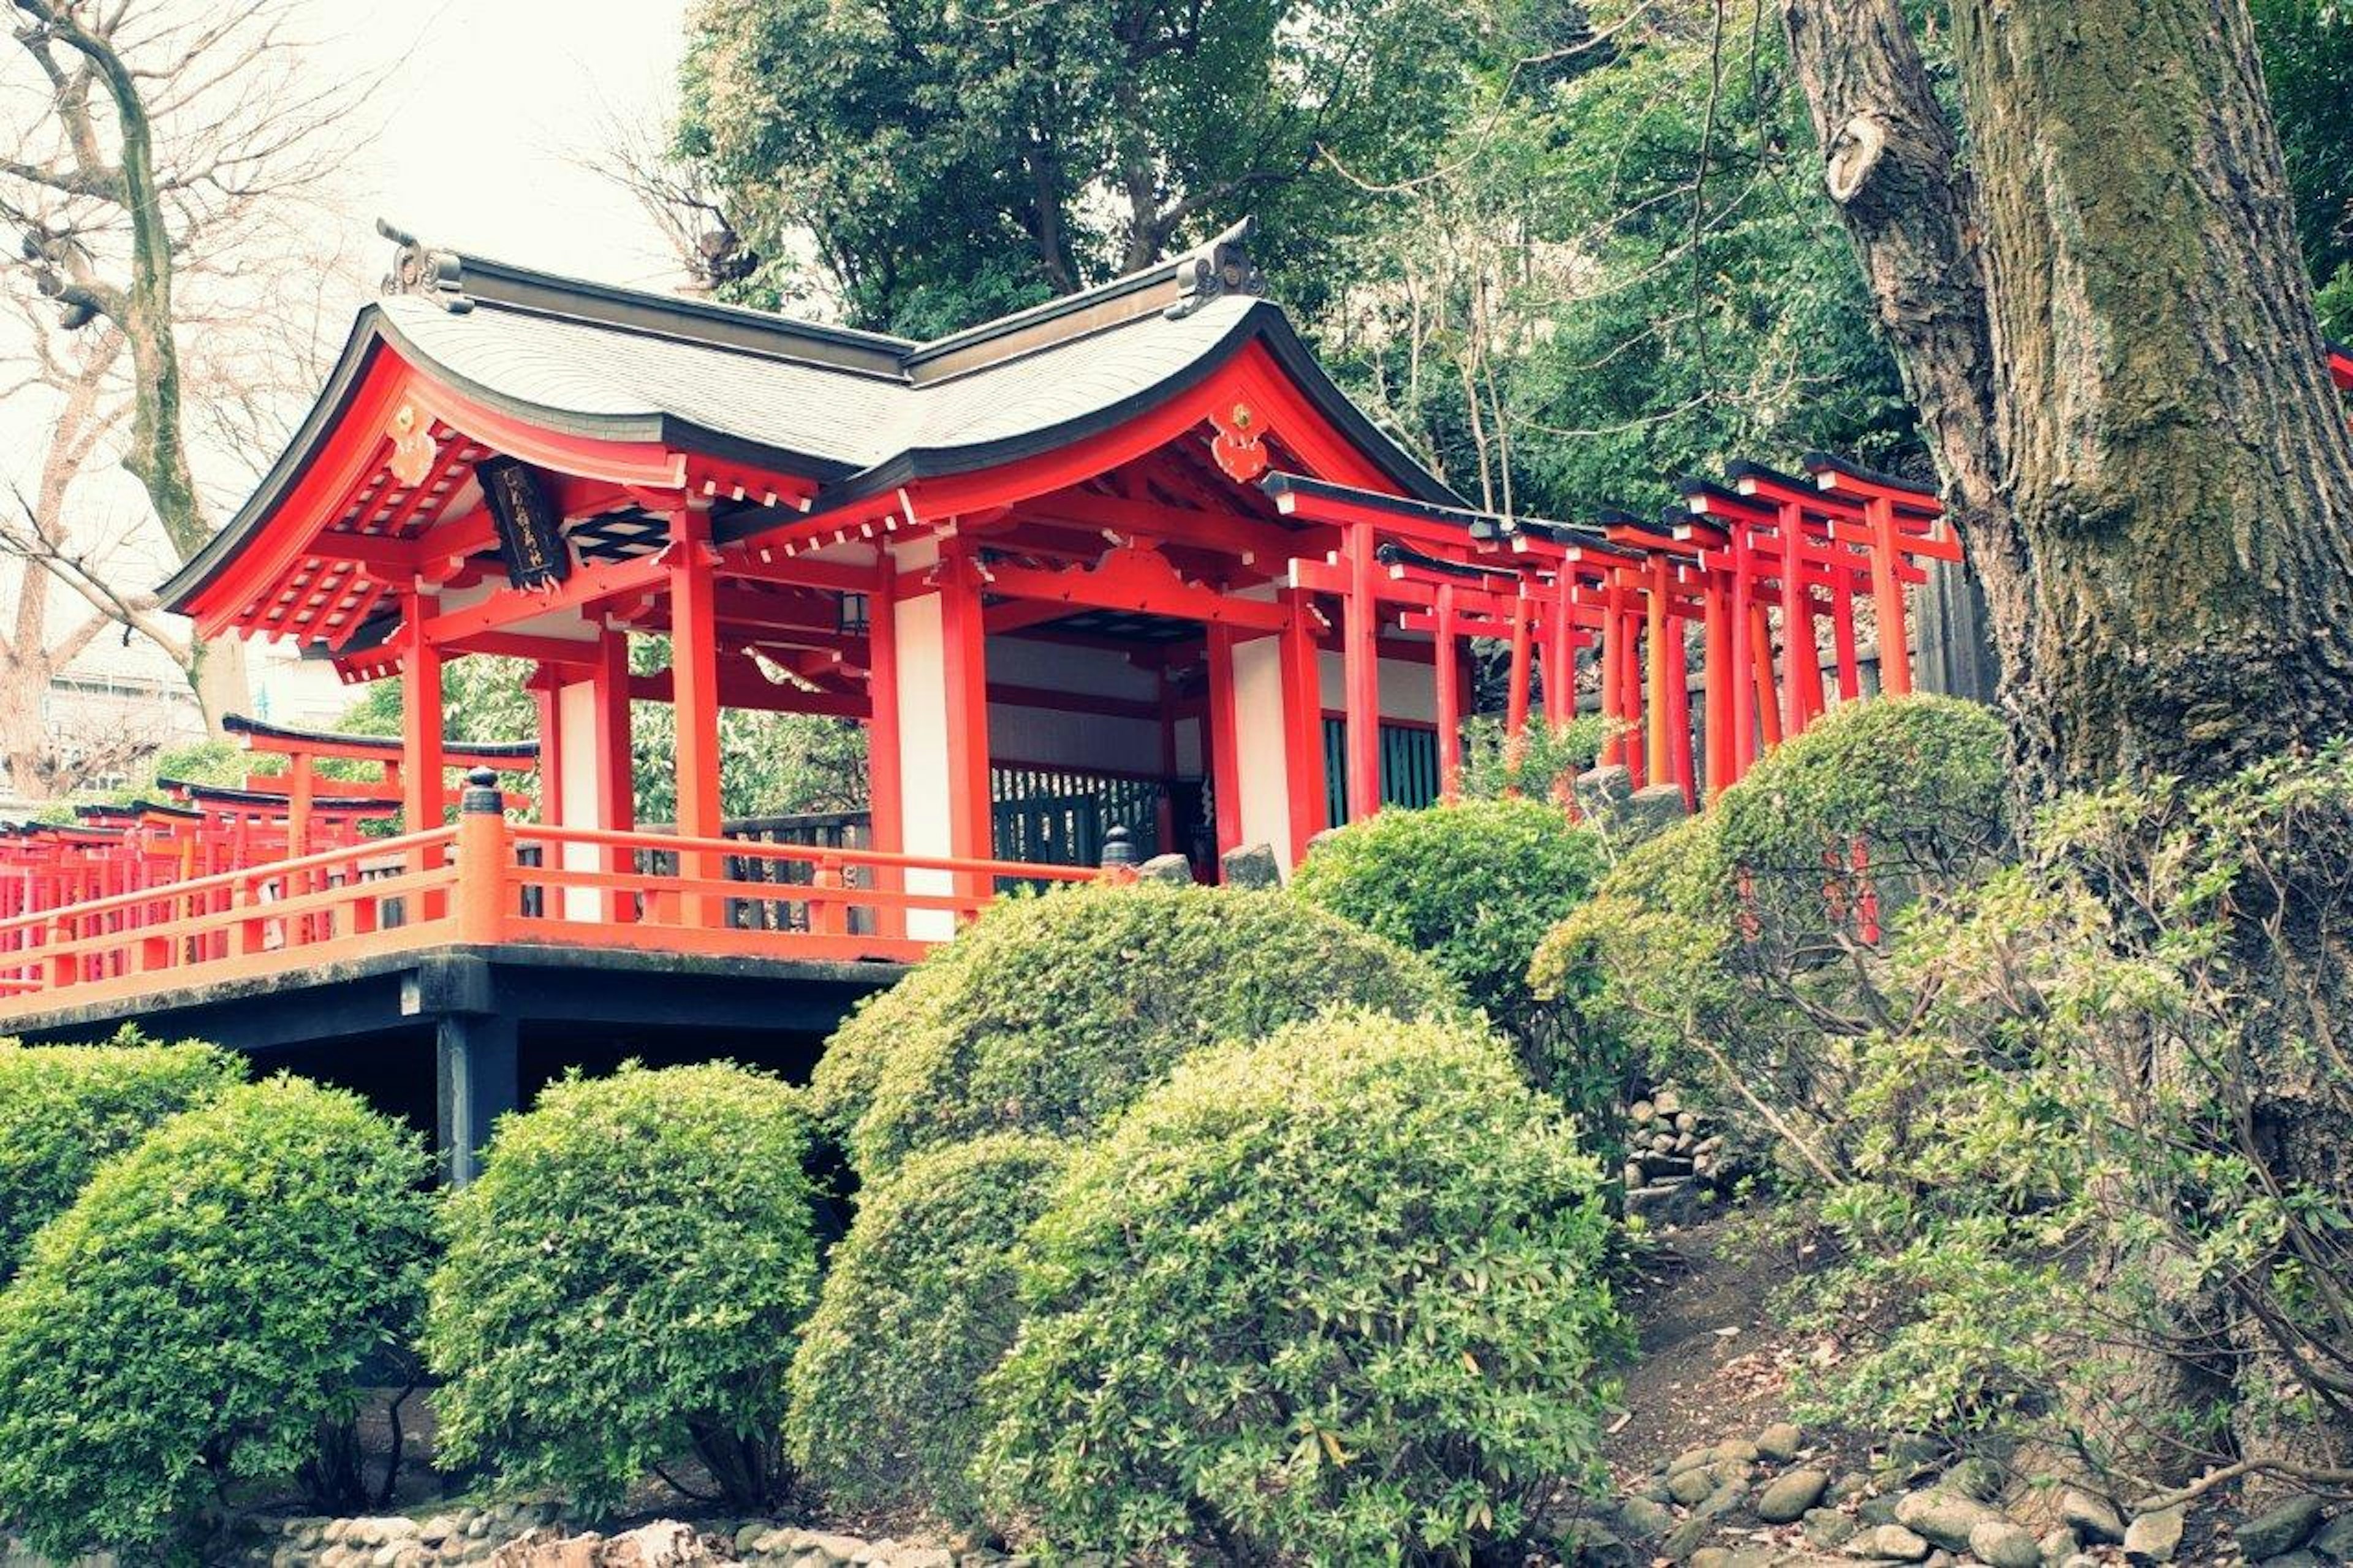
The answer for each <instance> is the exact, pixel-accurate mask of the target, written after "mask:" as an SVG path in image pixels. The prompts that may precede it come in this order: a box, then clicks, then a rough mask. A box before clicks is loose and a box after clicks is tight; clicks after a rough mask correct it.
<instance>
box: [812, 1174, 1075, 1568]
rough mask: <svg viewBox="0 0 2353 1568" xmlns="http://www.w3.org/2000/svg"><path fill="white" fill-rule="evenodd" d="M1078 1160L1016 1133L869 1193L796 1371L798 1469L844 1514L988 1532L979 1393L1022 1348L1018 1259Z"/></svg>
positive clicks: (830, 1262) (834, 1264) (832, 1271)
mask: <svg viewBox="0 0 2353 1568" xmlns="http://www.w3.org/2000/svg"><path fill="white" fill-rule="evenodd" d="M1064 1152H1065V1151H1064V1146H1063V1145H1062V1144H1061V1143H1060V1142H1058V1141H1057V1140H1054V1139H1050V1138H1038V1137H1028V1136H1023V1135H1021V1134H1018V1133H1008V1134H1003V1135H1000V1136H997V1137H990V1138H978V1139H975V1140H974V1141H973V1142H969V1143H959V1144H956V1145H954V1146H953V1147H950V1148H946V1149H940V1150H935V1151H934V1152H930V1153H926V1154H918V1155H916V1156H915V1157H914V1158H913V1159H911V1160H909V1161H908V1162H907V1163H905V1164H904V1165H902V1166H901V1167H900V1168H899V1169H898V1170H897V1171H896V1172H894V1173H892V1175H891V1177H890V1178H889V1179H888V1180H887V1181H885V1182H882V1183H881V1184H879V1185H876V1186H872V1187H869V1188H867V1189H866V1190H865V1191H864V1192H863V1193H861V1194H860V1195H859V1206H858V1218H857V1220H856V1222H855V1223H854V1224H852V1225H851V1226H850V1227H849V1235H848V1236H847V1237H844V1238H843V1240H842V1242H841V1245H840V1246H839V1247H836V1248H835V1249H834V1251H833V1255H832V1256H831V1257H830V1258H828V1259H827V1262H826V1276H825V1289H824V1290H823V1292H822V1294H821V1295H820V1296H819V1298H818V1307H817V1311H816V1312H815V1313H814V1314H813V1315H812V1316H811V1317H810V1319H809V1321H808V1325H807V1328H806V1329H805V1330H804V1331H802V1334H801V1342H800V1350H799V1352H797V1354H796V1355H795V1356H794V1358H793V1376H792V1414H791V1416H790V1419H789V1420H788V1422H787V1424H786V1431H787V1433H788V1434H789V1436H790V1441H791V1447H792V1455H793V1462H794V1464H795V1465H796V1466H797V1467H798V1468H799V1469H800V1472H801V1474H802V1475H803V1476H805V1477H807V1479H809V1480H810V1481H812V1482H814V1483H815V1484H816V1485H818V1487H820V1488H822V1489H824V1490H825V1492H826V1495H827V1496H828V1498H829V1499H831V1500H832V1501H833V1502H834V1503H835V1504H836V1505H837V1506H839V1507H841V1508H847V1509H851V1510H859V1511H870V1510H892V1511H897V1510H917V1511H920V1512H923V1513H926V1514H930V1515H933V1516H935V1517H937V1518H941V1519H944V1520H948V1521H953V1522H955V1523H958V1524H969V1523H973V1522H976V1521H979V1520H980V1519H981V1518H982V1514H983V1510H982V1507H981V1502H980V1499H979V1496H978V1494H977V1491H976V1488H975V1486H974V1484H973V1481H972V1479H971V1477H970V1475H969V1473H968V1472H969V1469H970V1467H971V1462H972V1456H973V1454H974V1452H975V1451H976V1449H977V1448H978V1447H979V1446H980V1439H981V1436H982V1434H983V1433H984V1432H986V1431H987V1418H986V1415H985V1412H984V1408H983V1406H982V1404H981V1399H980V1382H981V1379H982V1378H983V1377H984V1376H985V1375H987V1373H988V1372H989V1371H990V1370H991V1369H992V1368H994V1367H995V1366H996V1365H997V1362H998V1361H999V1360H1001V1359H1002V1358H1003V1357H1004V1354H1005V1352H1006V1351H1007V1350H1008V1348H1009V1347H1010V1346H1011V1345H1012V1343H1013V1336H1014V1332H1015V1331H1016V1330H1017V1329H1018V1327H1019V1326H1020V1322H1021V1308H1020V1302H1019V1300H1018V1298H1017V1293H1016V1290H1015V1273H1014V1267H1013V1249H1014V1245H1015V1243H1017V1242H1018V1241H1019V1240H1020V1238H1021V1235H1022V1233H1023V1232H1024V1231H1025V1230H1027V1229H1028V1228H1029V1224H1030V1222H1031V1221H1032V1220H1034V1219H1036V1218H1037V1217H1038V1214H1039V1210H1041V1209H1042V1208H1043V1207H1044V1206H1045V1204H1046V1201H1047V1199H1048V1197H1049V1196H1050V1195H1051V1192H1052V1184H1053V1178H1054V1176H1055V1174H1056V1173H1057V1172H1058V1171H1059V1170H1060V1165H1061V1162H1062V1159H1063V1156H1064Z"/></svg>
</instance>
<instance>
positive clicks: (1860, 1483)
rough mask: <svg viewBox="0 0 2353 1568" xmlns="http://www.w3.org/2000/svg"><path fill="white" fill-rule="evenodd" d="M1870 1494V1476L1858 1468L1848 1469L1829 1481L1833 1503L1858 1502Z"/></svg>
mask: <svg viewBox="0 0 2353 1568" xmlns="http://www.w3.org/2000/svg"><path fill="white" fill-rule="evenodd" d="M1870 1495H1871V1478H1870V1477H1869V1476H1866V1475H1864V1474H1863V1473H1862V1471H1860V1470H1849V1471H1848V1472H1847V1473H1846V1474H1844V1475H1842V1476H1841V1477H1840V1478H1839V1479H1836V1480H1834V1481H1832V1482H1831V1501H1832V1502H1834V1503H1841V1504H1844V1503H1851V1502H1860V1501H1861V1500H1862V1499H1864V1498H1867V1497H1869V1496H1870ZM1883 1522H1884V1521H1883Z"/></svg>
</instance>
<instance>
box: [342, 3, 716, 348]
mask: <svg viewBox="0 0 2353 1568" xmlns="http://www.w3.org/2000/svg"><path fill="white" fill-rule="evenodd" d="M317 4H318V5H319V16H320V20H321V24H322V27H323V28H325V29H326V30H327V32H328V33H329V35H330V36H331V41H330V42H329V43H328V44H327V45H325V46H324V47H322V49H321V51H320V65H321V68H322V69H325V70H331V71H333V72H334V73H336V74H337V75H338V76H341V77H345V78H348V79H354V80H365V79H369V78H370V77H372V76H374V75H375V74H376V73H379V72H386V71H388V72H389V73H390V74H389V76H388V78H386V79H385V85H384V88H383V90H382V92H381V94H380V97H379V99H378V101H377V104H376V108H375V114H374V115H373V116H371V118H372V119H374V120H375V121H377V122H378V123H379V124H380V125H381V126H382V131H381V133H380V134H378V135H377V136H376V137H375V141H374V143H373V145H370V146H367V147H365V148H363V149H361V150H360V152H359V154H358V155H357V156H356V157H355V159H354V160H353V164H354V166H353V170H352V181H351V184H352V192H351V195H350V197H349V200H350V202H351V204H352V210H351V211H350V212H349V213H348V214H347V215H346V216H345V223H346V225H347V226H348V227H349V228H350V230H351V231H352V232H353V234H354V235H356V236H361V237H364V246H363V252H362V253H363V254H364V255H365V256H367V257H369V258H371V260H370V268H371V271H370V274H369V275H370V277H371V279H373V278H374V277H375V276H378V275H380V274H381V272H382V269H383V265H384V261H385V259H387V258H389V256H390V253H391V247H389V246H388V245H385V244H384V243H383V242H381V241H379V240H377V239H376V238H375V235H374V234H373V232H372V231H371V227H370V226H371V225H372V224H373V223H374V222H375V218H376V217H378V216H384V217H387V218H390V219H392V220H393V221H394V222H395V223H396V224H398V225H400V226H403V227H405V228H406V229H408V230H409V231H410V232H411V233H414V234H416V235H417V236H419V237H422V238H423V239H425V240H426V241H427V243H429V244H434V245H443V246H448V247H452V248H455V249H459V250H471V251H474V252H477V253H479V254H481V255H485V256H493V257H497V258H499V259H501V260H503V261H514V262H519V263H522V264H524V265H528V266H535V267H541V268H546V269H548V270H551V271H556V272H564V273H568V274H571V275H573V276H578V277H589V278H594V279H598V280H600V281H603V282H608V283H627V284H635V285H638V286H640V287H652V288H667V287H670V286H671V285H673V284H675V283H676V282H677V281H678V265H677V263H676V261H675V260H674V259H673V258H671V256H670V252H669V251H668V249H667V247H665V246H664V244H663V242H662V240H661V237H660V236H659V234H658V233H657V232H656V231H655V229H654V227H653V226H652V224H651V223H650V221H649V219H647V218H646V216H644V215H643V214H642V213H641V212H639V211H638V207H637V205H636V203H635V202H634V201H632V200H631V199H630V197H629V195H628V193H626V192H625V191H623V190H622V189H621V188H620V187H619V186H617V185H616V184H611V183H610V182H609V181H607V180H605V179H604V178H602V177H600V176H599V175H597V174H595V173H593V172H592V171H590V170H589V169H586V168H584V167H582V166H580V163H578V162H575V160H581V159H587V158H591V157H593V155H594V153H595V151H596V148H597V147H598V145H599V143H600V142H602V140H603V136H602V128H603V126H604V124H605V123H606V122H607V120H608V119H610V118H613V117H620V118H622V119H624V120H626V121H629V122H633V123H650V122H654V121H661V120H664V119H666V118H667V116H668V114H669V112H670V102H671V97H672V94H671V84H672V82H673V80H674V79H675V76H676V72H677V68H678V60H679V56H680V53H681V48H682V47H683V40H684V14H685V10H686V0H429V3H428V4H427V5H424V6H417V5H398V4H392V3H388V0H317ZM355 302H356V301H355Z"/></svg>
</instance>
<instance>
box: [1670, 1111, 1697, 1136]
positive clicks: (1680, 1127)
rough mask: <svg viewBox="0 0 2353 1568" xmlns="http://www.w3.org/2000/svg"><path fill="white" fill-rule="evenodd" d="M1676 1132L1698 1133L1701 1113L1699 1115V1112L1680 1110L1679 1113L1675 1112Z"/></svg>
mask: <svg viewBox="0 0 2353 1568" xmlns="http://www.w3.org/2000/svg"><path fill="white" fill-rule="evenodd" d="M1675 1131H1678V1132H1696V1131H1699V1113H1698V1112H1697V1111H1693V1110H1678V1111H1676V1112H1675Z"/></svg>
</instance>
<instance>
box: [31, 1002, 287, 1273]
mask: <svg viewBox="0 0 2353 1568" xmlns="http://www.w3.org/2000/svg"><path fill="white" fill-rule="evenodd" d="M244 1078H245V1059H244V1058H242V1057H237V1056H233V1055H231V1054H230V1053H228V1052H227V1051H221V1050H216V1049H215V1048H214V1047H210V1046H203V1045H195V1044H193V1043H191V1044H187V1045H178V1046H158V1045H150V1044H148V1043H147V1042H145V1041H144V1040H142V1039H141V1038H139V1037H138V1036H137V1035H135V1034H132V1033H130V1032H129V1031H125V1032H124V1034H122V1035H121V1036H120V1037H117V1039H116V1041H115V1043H114V1044H112V1045H105V1046H22V1045H19V1044H17V1043H16V1041H14V1040H0V1279H6V1278H7V1277H8V1274H9V1273H10V1271H11V1270H12V1269H13V1268H15V1266H16V1261H17V1260H18V1259H19V1258H22V1257H23V1255H24V1251H25V1244H26V1242H28V1241H30V1240H31V1239H32V1237H33V1233H34V1232H35V1231H37V1230H38V1229H40V1227H41V1226H43V1225H45V1224H47V1222H48V1221H49V1220H50V1219H52V1218H54V1217H55V1216H56V1215H59V1214H62V1213H64V1212H65V1209H66V1207H67V1205H69V1204H71V1203H72V1202H73V1200H74V1194H77V1193H79V1192H80V1191H81V1188H82V1184H83V1183H85V1182H87V1181H88V1180H90V1173H91V1172H93V1171H95V1170H97V1169H98V1167H99V1166H100V1164H101V1163H104V1162H105V1161H106V1160H107V1159H108V1158H109V1157H110V1156H112V1155H114V1154H118V1153H121V1152H122V1151H123V1150H125V1149H128V1148H130V1147H131V1146H132V1144H133V1143H136V1142H138V1141H139V1140H140V1139H141V1138H142V1137H144V1136H145V1135H146V1134H147V1131H148V1130H149V1129H150V1128H152V1127H153V1126H154V1125H155V1124H156V1123H157V1122H159V1121H163V1120H164V1118H165V1117H167V1116H172V1115H175V1114H177V1113H178V1112H180V1111H183V1110H187V1109H188V1108H189V1107H190V1106H192V1105H197V1104H201V1103H204V1102H206V1101H207V1100H214V1099H216V1098H217V1097H218V1096H219V1095H220V1094H221V1093H222V1091H223V1090H225V1089H228V1088H229V1087H230V1086H231V1085H233V1084H237V1083H240V1082H242V1081H243V1080H244Z"/></svg>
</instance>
